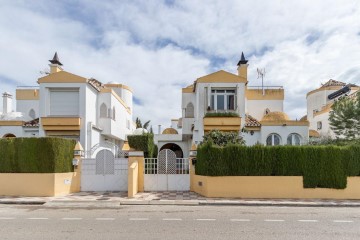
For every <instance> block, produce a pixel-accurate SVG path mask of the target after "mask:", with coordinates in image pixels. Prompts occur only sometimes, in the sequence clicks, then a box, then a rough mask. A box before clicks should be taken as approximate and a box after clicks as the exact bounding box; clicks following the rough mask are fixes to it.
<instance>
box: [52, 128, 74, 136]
mask: <svg viewBox="0 0 360 240" xmlns="http://www.w3.org/2000/svg"><path fill="white" fill-rule="evenodd" d="M50 128H51V127H50ZM57 128H59V127H57ZM46 136H80V131H79V130H70V129H68V128H66V130H64V131H61V130H58V129H57V130H47V131H46Z"/></svg>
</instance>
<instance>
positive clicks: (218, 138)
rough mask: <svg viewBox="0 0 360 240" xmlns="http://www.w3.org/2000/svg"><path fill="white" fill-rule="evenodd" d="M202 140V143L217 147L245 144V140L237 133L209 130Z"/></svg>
mask: <svg viewBox="0 0 360 240" xmlns="http://www.w3.org/2000/svg"><path fill="white" fill-rule="evenodd" d="M203 138H204V140H203V142H202V143H207V142H211V143H214V144H215V145H218V146H226V145H227V144H240V145H244V144H245V140H244V139H243V137H242V136H240V135H239V133H238V132H223V131H219V130H211V131H209V132H207V133H206V134H205V135H204V137H203Z"/></svg>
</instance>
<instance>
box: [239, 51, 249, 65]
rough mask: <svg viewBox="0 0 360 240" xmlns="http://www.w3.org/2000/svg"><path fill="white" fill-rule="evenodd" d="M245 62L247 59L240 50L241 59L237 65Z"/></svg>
mask: <svg viewBox="0 0 360 240" xmlns="http://www.w3.org/2000/svg"><path fill="white" fill-rule="evenodd" d="M247 62H248V60H246V59H245V56H244V52H241V59H240V61H239V62H238V64H237V65H238V66H240V64H246V63H247Z"/></svg>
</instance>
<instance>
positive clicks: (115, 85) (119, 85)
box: [104, 83, 133, 93]
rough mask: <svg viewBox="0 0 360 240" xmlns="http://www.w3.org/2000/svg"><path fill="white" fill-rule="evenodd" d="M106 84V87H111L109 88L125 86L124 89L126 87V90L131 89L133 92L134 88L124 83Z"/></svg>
mask: <svg viewBox="0 0 360 240" xmlns="http://www.w3.org/2000/svg"><path fill="white" fill-rule="evenodd" d="M104 85H105V87H109V88H123V89H126V90H128V91H130V92H131V93H133V90H132V89H131V88H130V87H128V86H126V85H124V84H117V83H107V84H104Z"/></svg>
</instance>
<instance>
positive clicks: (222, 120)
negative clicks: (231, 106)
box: [203, 112, 241, 132]
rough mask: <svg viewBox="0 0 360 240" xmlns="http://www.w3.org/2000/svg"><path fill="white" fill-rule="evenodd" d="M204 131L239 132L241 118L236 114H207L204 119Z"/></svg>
mask: <svg viewBox="0 0 360 240" xmlns="http://www.w3.org/2000/svg"><path fill="white" fill-rule="evenodd" d="M203 122H204V131H205V132H207V131H211V130H214V129H217V130H220V131H240V129H241V117H239V116H238V115H237V114H236V113H231V112H228V113H209V114H206V115H205V117H204V119H203Z"/></svg>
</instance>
